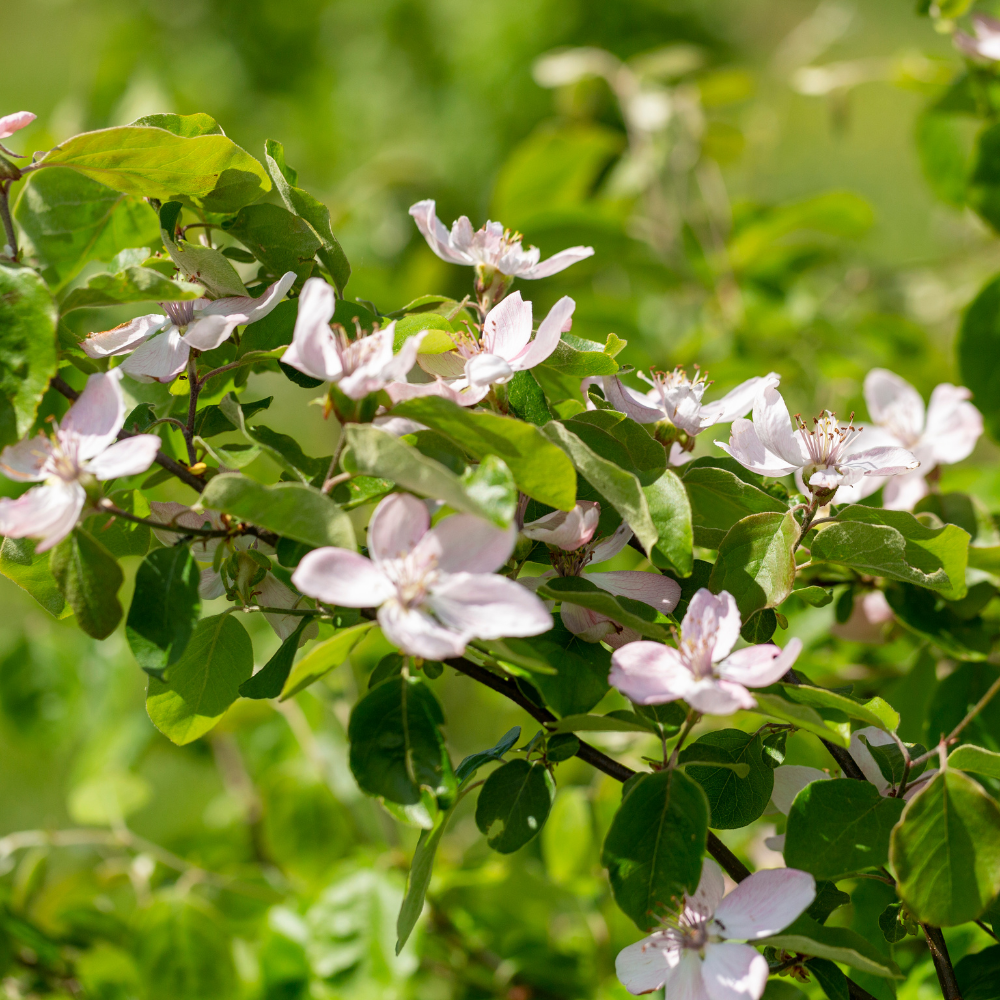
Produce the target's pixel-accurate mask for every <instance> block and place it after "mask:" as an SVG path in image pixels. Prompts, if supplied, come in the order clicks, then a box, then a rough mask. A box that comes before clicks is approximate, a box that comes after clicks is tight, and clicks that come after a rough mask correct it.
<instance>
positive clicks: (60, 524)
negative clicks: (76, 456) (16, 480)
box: [0, 483, 87, 554]
mask: <svg viewBox="0 0 1000 1000" xmlns="http://www.w3.org/2000/svg"><path fill="white" fill-rule="evenodd" d="M86 499H87V493H86V491H85V490H84V488H83V487H82V486H81V485H80V484H79V483H52V484H46V485H44V486H34V487H32V488H31V489H30V490H28V492H27V493H22V494H21V496H19V497H18V498H17V499H16V500H11V499H10V498H9V497H3V498H2V499H0V535H8V536H9V537H11V538H37V539H38V545H36V546H35V553H36V554H38V553H41V552H46V551H48V550H49V549H51V548H52V546H53V545H58V544H59V542H61V541H62V540H63V539H64V538H65V537H66V536H67V535H68V534H69V533H70V532H71V531H72V530H73V528H75V527H76V522H77V519H78V518H79V517H80V511H81V510H83V504H84V501H85V500H86Z"/></svg>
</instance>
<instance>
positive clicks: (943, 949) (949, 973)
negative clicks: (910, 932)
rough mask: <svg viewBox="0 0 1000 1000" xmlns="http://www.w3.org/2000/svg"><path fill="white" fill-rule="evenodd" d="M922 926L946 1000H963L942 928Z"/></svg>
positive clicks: (928, 925)
mask: <svg viewBox="0 0 1000 1000" xmlns="http://www.w3.org/2000/svg"><path fill="white" fill-rule="evenodd" d="M920 926H921V928H923V932H924V937H926V938H927V947H928V948H929V949H930V952H931V958H932V959H933V960H934V971H935V972H936V973H937V977H938V982H939V983H940V984H941V992H942V994H944V1000H962V991H961V990H960V989H959V988H958V980H956V979H955V970H954V969H953V968H952V965H951V956H950V955H949V954H948V946H947V945H946V944H945V943H944V935H943V934H942V933H941V928H940V927H931V925H930V924H921V925H920Z"/></svg>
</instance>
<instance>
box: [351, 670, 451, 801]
mask: <svg viewBox="0 0 1000 1000" xmlns="http://www.w3.org/2000/svg"><path fill="white" fill-rule="evenodd" d="M443 723H444V716H443V715H442V714H441V706H440V705H439V704H438V702H437V699H436V698H435V697H434V695H433V694H431V692H430V689H429V688H428V687H427V686H426V685H425V684H424V683H423V682H422V681H421V680H419V679H417V678H413V679H410V678H406V677H394V678H391V679H390V680H387V681H383V682H382V683H381V684H378V685H377V686H376V687H373V688H372V689H371V690H370V691H369V692H368V693H367V694H366V695H365V696H364V697H363V698H362V699H361V700H360V701H359V702H358V703H357V704H356V705H355V706H354V709H353V710H352V711H351V721H350V724H349V725H348V729H347V738H348V739H349V740H350V743H351V752H350V765H351V772H352V773H353V774H354V777H355V779H356V780H357V782H358V785H359V786H360V787H361V789H362V790H363V791H365V792H367V793H368V794H369V795H383V796H385V798H386V799H388V801H390V802H398V803H399V804H400V805H414V804H416V803H417V802H419V801H420V792H421V789H422V788H429V789H430V791H431V792H432V793H433V794H434V795H435V796H436V797H437V799H438V804H439V805H441V806H443V807H447V806H448V805H449V804H450V801H451V799H452V797H453V795H454V793H455V775H454V774H453V773H452V769H451V761H450V760H449V758H448V751H447V749H446V747H445V745H444V738H443V737H442V735H441V730H440V729H439V728H438V727H439V726H441V725H443Z"/></svg>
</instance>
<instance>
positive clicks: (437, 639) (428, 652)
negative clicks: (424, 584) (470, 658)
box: [378, 600, 472, 660]
mask: <svg viewBox="0 0 1000 1000" xmlns="http://www.w3.org/2000/svg"><path fill="white" fill-rule="evenodd" d="M378 623H379V625H381V626H382V631H383V633H384V634H385V637H386V638H387V639H388V640H389V642H391V643H392V644H393V645H394V646H398V647H399V648H400V649H401V650H402V651H403V652H404V653H409V654H410V656H421V657H423V658H424V659H427V660H445V659H448V657H451V656H461V655H462V653H464V652H465V643H466V642H467V641H468V639H471V638H472V637H471V636H469V635H465V634H463V633H460V632H453V631H452V630H451V629H448V628H445V627H444V626H443V625H441V624H439V623H438V622H436V621H435V620H434V619H433V618H432V617H431V616H430V615H429V614H427V612H426V611H422V610H418V609H416V608H404V607H403V605H401V604H400V603H399V602H398V601H396V600H391V601H387V602H386V603H385V604H383V605H382V606H381V607H380V608H379V609H378Z"/></svg>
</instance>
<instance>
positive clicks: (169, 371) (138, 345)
mask: <svg viewBox="0 0 1000 1000" xmlns="http://www.w3.org/2000/svg"><path fill="white" fill-rule="evenodd" d="M294 283H295V272H294V271H287V272H286V273H285V274H283V275H282V276H281V278H280V279H279V280H278V281H276V282H275V283H274V284H273V285H271V286H270V287H269V288H268V289H267V290H266V291H265V292H264V294H263V295H261V297H260V298H258V299H255V298H251V297H250V296H246V295H233V296H230V297H229V298H225V299H194V300H193V301H187V302H161V303H160V305H161V306H162V307H163V310H164V312H165V313H166V314H167V315H166V316H163V315H161V314H160V313H150V314H149V315H148V316H139V317H137V318H136V319H133V320H130V321H129V322H128V323H123V324H122V325H121V326H116V327H115V328H114V329H113V330H104V331H103V332H101V333H92V334H90V336H89V337H87V338H86V339H85V340H83V341H82V342H81V344H80V347H82V348H83V351H84V353H85V354H86V355H87V356H88V357H91V358H107V357H112V356H117V355H121V354H130V355H131V357H130V358H129V359H128V360H127V361H125V362H123V363H122V364H121V365H120V368H121V370H122V371H123V372H125V374H126V375H129V376H131V377H132V378H134V379H135V380H136V381H137V382H171V381H173V379H174V378H175V377H176V376H177V375H179V374H180V373H181V372H182V371H184V369H185V367H186V366H187V363H188V357H189V356H190V354H191V348H194V349H195V350H197V351H211V350H213V349H214V348H216V347H218V346H219V345H220V344H221V343H223V342H224V341H226V340H228V339H229V336H230V334H231V333H232V332H233V330H235V329H236V327H238V326H242V325H244V324H245V323H256V322H257V320H259V319H263V318H264V317H265V316H266V315H267V314H268V313H269V312H271V310H272V309H274V307H275V306H276V305H277V304H278V303H279V302H280V301H281V300H282V299H283V298H284V297H285V292H287V291H288V289H289V288H291V287H292V285H293V284H294Z"/></svg>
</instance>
